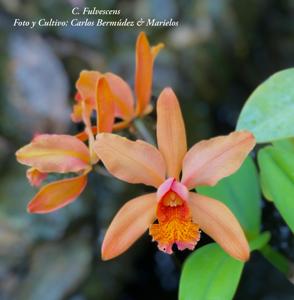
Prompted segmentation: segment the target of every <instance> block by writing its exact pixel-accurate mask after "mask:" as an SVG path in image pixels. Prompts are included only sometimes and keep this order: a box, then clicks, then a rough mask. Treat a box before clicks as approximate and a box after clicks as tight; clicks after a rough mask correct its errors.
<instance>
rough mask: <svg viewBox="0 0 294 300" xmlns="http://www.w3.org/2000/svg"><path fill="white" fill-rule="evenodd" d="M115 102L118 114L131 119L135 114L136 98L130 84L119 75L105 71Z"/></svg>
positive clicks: (125, 118)
mask: <svg viewBox="0 0 294 300" xmlns="http://www.w3.org/2000/svg"><path fill="white" fill-rule="evenodd" d="M104 76H105V78H106V79H107V82H108V83H109V85H110V88H111V91H112V93H113V100H114V102H115V109H116V116H117V117H121V118H122V119H124V120H129V119H131V118H132V117H133V116H134V98H133V94H132V91H131V88H130V86H129V85H128V84H127V83H126V82H125V81H124V80H123V79H122V78H121V77H119V76H117V75H115V74H113V73H105V75H104Z"/></svg>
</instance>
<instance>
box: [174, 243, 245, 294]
mask: <svg viewBox="0 0 294 300" xmlns="http://www.w3.org/2000/svg"><path fill="white" fill-rule="evenodd" d="M243 266H244V263H242V262H240V261H238V260H235V259H234V258H232V257H230V256H229V255H228V254H226V253H225V252H224V251H223V250H222V249H221V248H220V246H218V245H217V244H215V243H213V244H209V245H206V246H204V247H202V248H200V249H199V250H197V251H195V252H193V253H192V254H191V255H190V256H189V258H188V259H187V260H186V262H185V264H184V267H183V271H182V274H181V279H180V288H179V299H180V300H213V299H217V300H230V299H232V298H233V296H234V294H235V292H236V289H237V286H238V283H239V280H240V277H241V273H242V270H243Z"/></svg>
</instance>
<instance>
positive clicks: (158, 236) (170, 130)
mask: <svg viewBox="0 0 294 300" xmlns="http://www.w3.org/2000/svg"><path fill="white" fill-rule="evenodd" d="M157 142H158V148H159V150H157V149H156V148H155V147H154V146H152V145H150V144H148V143H146V142H143V141H140V140H138V141H135V142H134V141H130V140H128V139H126V138H123V137H120V136H117V135H113V134H109V133H108V134H107V133H103V134H99V135H98V136H97V140H96V142H95V143H94V150H95V151H96V153H97V155H98V156H99V157H100V159H101V160H102V161H103V163H104V165H105V167H106V168H107V169H108V171H109V172H110V173H111V174H112V175H114V176H115V177H117V178H119V179H121V180H124V181H127V182H129V183H143V184H145V185H150V186H153V187H155V188H156V189H157V192H156V193H151V194H147V195H143V196H139V197H137V198H135V199H133V200H130V201H129V202H127V203H126V204H125V205H124V206H123V207H122V208H121V209H120V211H119V212H118V213H117V215H116V216H115V217H114V219H113V221H112V223H111V225H110V226H109V228H108V230H107V232H106V235H105V238H104V241H103V245H102V258H103V259H104V260H108V259H111V258H114V257H116V256H118V255H120V254H121V253H123V252H124V251H126V250H127V249H128V248H129V247H130V246H131V245H132V244H133V243H134V242H135V241H136V240H137V239H138V238H139V237H140V236H141V235H142V234H143V233H144V232H145V231H146V230H147V229H148V228H149V234H150V235H151V236H152V238H153V240H154V241H156V242H157V243H158V248H159V249H160V250H162V251H164V252H166V253H169V254H170V253H172V251H173V250H172V247H173V245H174V244H176V245H177V247H178V249H179V250H183V249H186V248H188V249H190V250H192V249H194V247H195V245H196V244H197V242H198V240H199V238H200V229H202V230H203V231H204V232H206V233H207V234H208V235H210V236H211V237H212V238H213V239H214V240H215V241H216V242H217V243H219V244H220V246H222V247H223V249H224V250H225V251H226V252H227V253H228V254H230V255H231V256H233V257H235V258H236V259H239V260H242V261H245V260H247V259H248V258H249V247H248V243H247V240H246V238H245V235H244V233H243V230H242V229H241V226H240V224H239V223H238V221H237V219H236V218H235V217H234V215H233V214H232V212H231V211H230V210H229V209H228V208H227V207H226V206H225V205H224V204H223V203H221V202H219V201H217V200H215V199H212V198H209V197H206V196H203V195H200V194H198V193H195V192H189V190H191V189H194V188H195V187H196V186H200V185H215V184H216V183H217V182H218V181H219V180H220V179H222V178H223V177H226V176H229V175H230V174H232V173H234V172H235V171H236V170H237V169H238V168H239V167H240V166H241V164H242V162H243V161H244V159H245V158H246V156H247V155H248V153H249V152H250V151H251V150H252V148H253V147H254V145H255V139H254V137H253V135H252V134H251V133H250V132H246V131H240V132H233V133H231V134H229V135H227V136H219V137H215V138H212V139H209V140H205V141H201V142H199V143H197V144H195V145H194V146H193V147H192V148H191V149H190V150H189V151H188V152H187V143H186V133H185V127H184V121H183V118H182V114H181V110H180V107H179V104H178V101H177V98H176V96H175V94H174V93H173V91H172V90H171V89H170V88H166V89H164V90H163V92H162V93H161V95H160V96H159V99H158V102H157ZM181 171H182V176H181V178H180V174H181Z"/></svg>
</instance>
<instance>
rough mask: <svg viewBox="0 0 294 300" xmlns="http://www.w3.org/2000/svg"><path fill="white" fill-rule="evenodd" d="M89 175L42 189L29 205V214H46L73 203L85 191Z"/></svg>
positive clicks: (51, 184) (53, 183) (55, 183)
mask: <svg viewBox="0 0 294 300" xmlns="http://www.w3.org/2000/svg"><path fill="white" fill-rule="evenodd" d="M86 184H87V175H82V176H79V177H74V178H67V179H63V180H59V181H56V182H52V183H49V184H47V185H45V186H44V187H42V188H41V189H40V191H39V192H38V193H37V194H36V195H35V197H34V198H33V199H32V201H31V202H30V203H29V205H28V208H27V209H28V212H30V213H38V214H45V213H49V212H52V211H55V210H57V209H59V208H62V207H64V206H65V205H67V204H69V203H71V202H73V201H74V200H75V199H76V198H77V197H78V196H79V195H80V194H81V193H82V191H83V190H84V188H85V186H86Z"/></svg>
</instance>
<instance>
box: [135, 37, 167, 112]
mask: <svg viewBox="0 0 294 300" xmlns="http://www.w3.org/2000/svg"><path fill="white" fill-rule="evenodd" d="M162 47H163V44H159V45H158V46H155V47H153V48H151V47H150V45H149V42H148V39H147V37H146V35H145V33H144V32H141V33H140V34H139V36H138V38H137V43H136V74H135V93H136V98H137V108H136V113H137V115H143V114H144V113H145V110H146V109H147V107H148V104H149V102H150V97H151V88H152V80H153V63H154V59H155V57H156V55H157V54H158V52H159V50H160V49H161V48H162Z"/></svg>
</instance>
